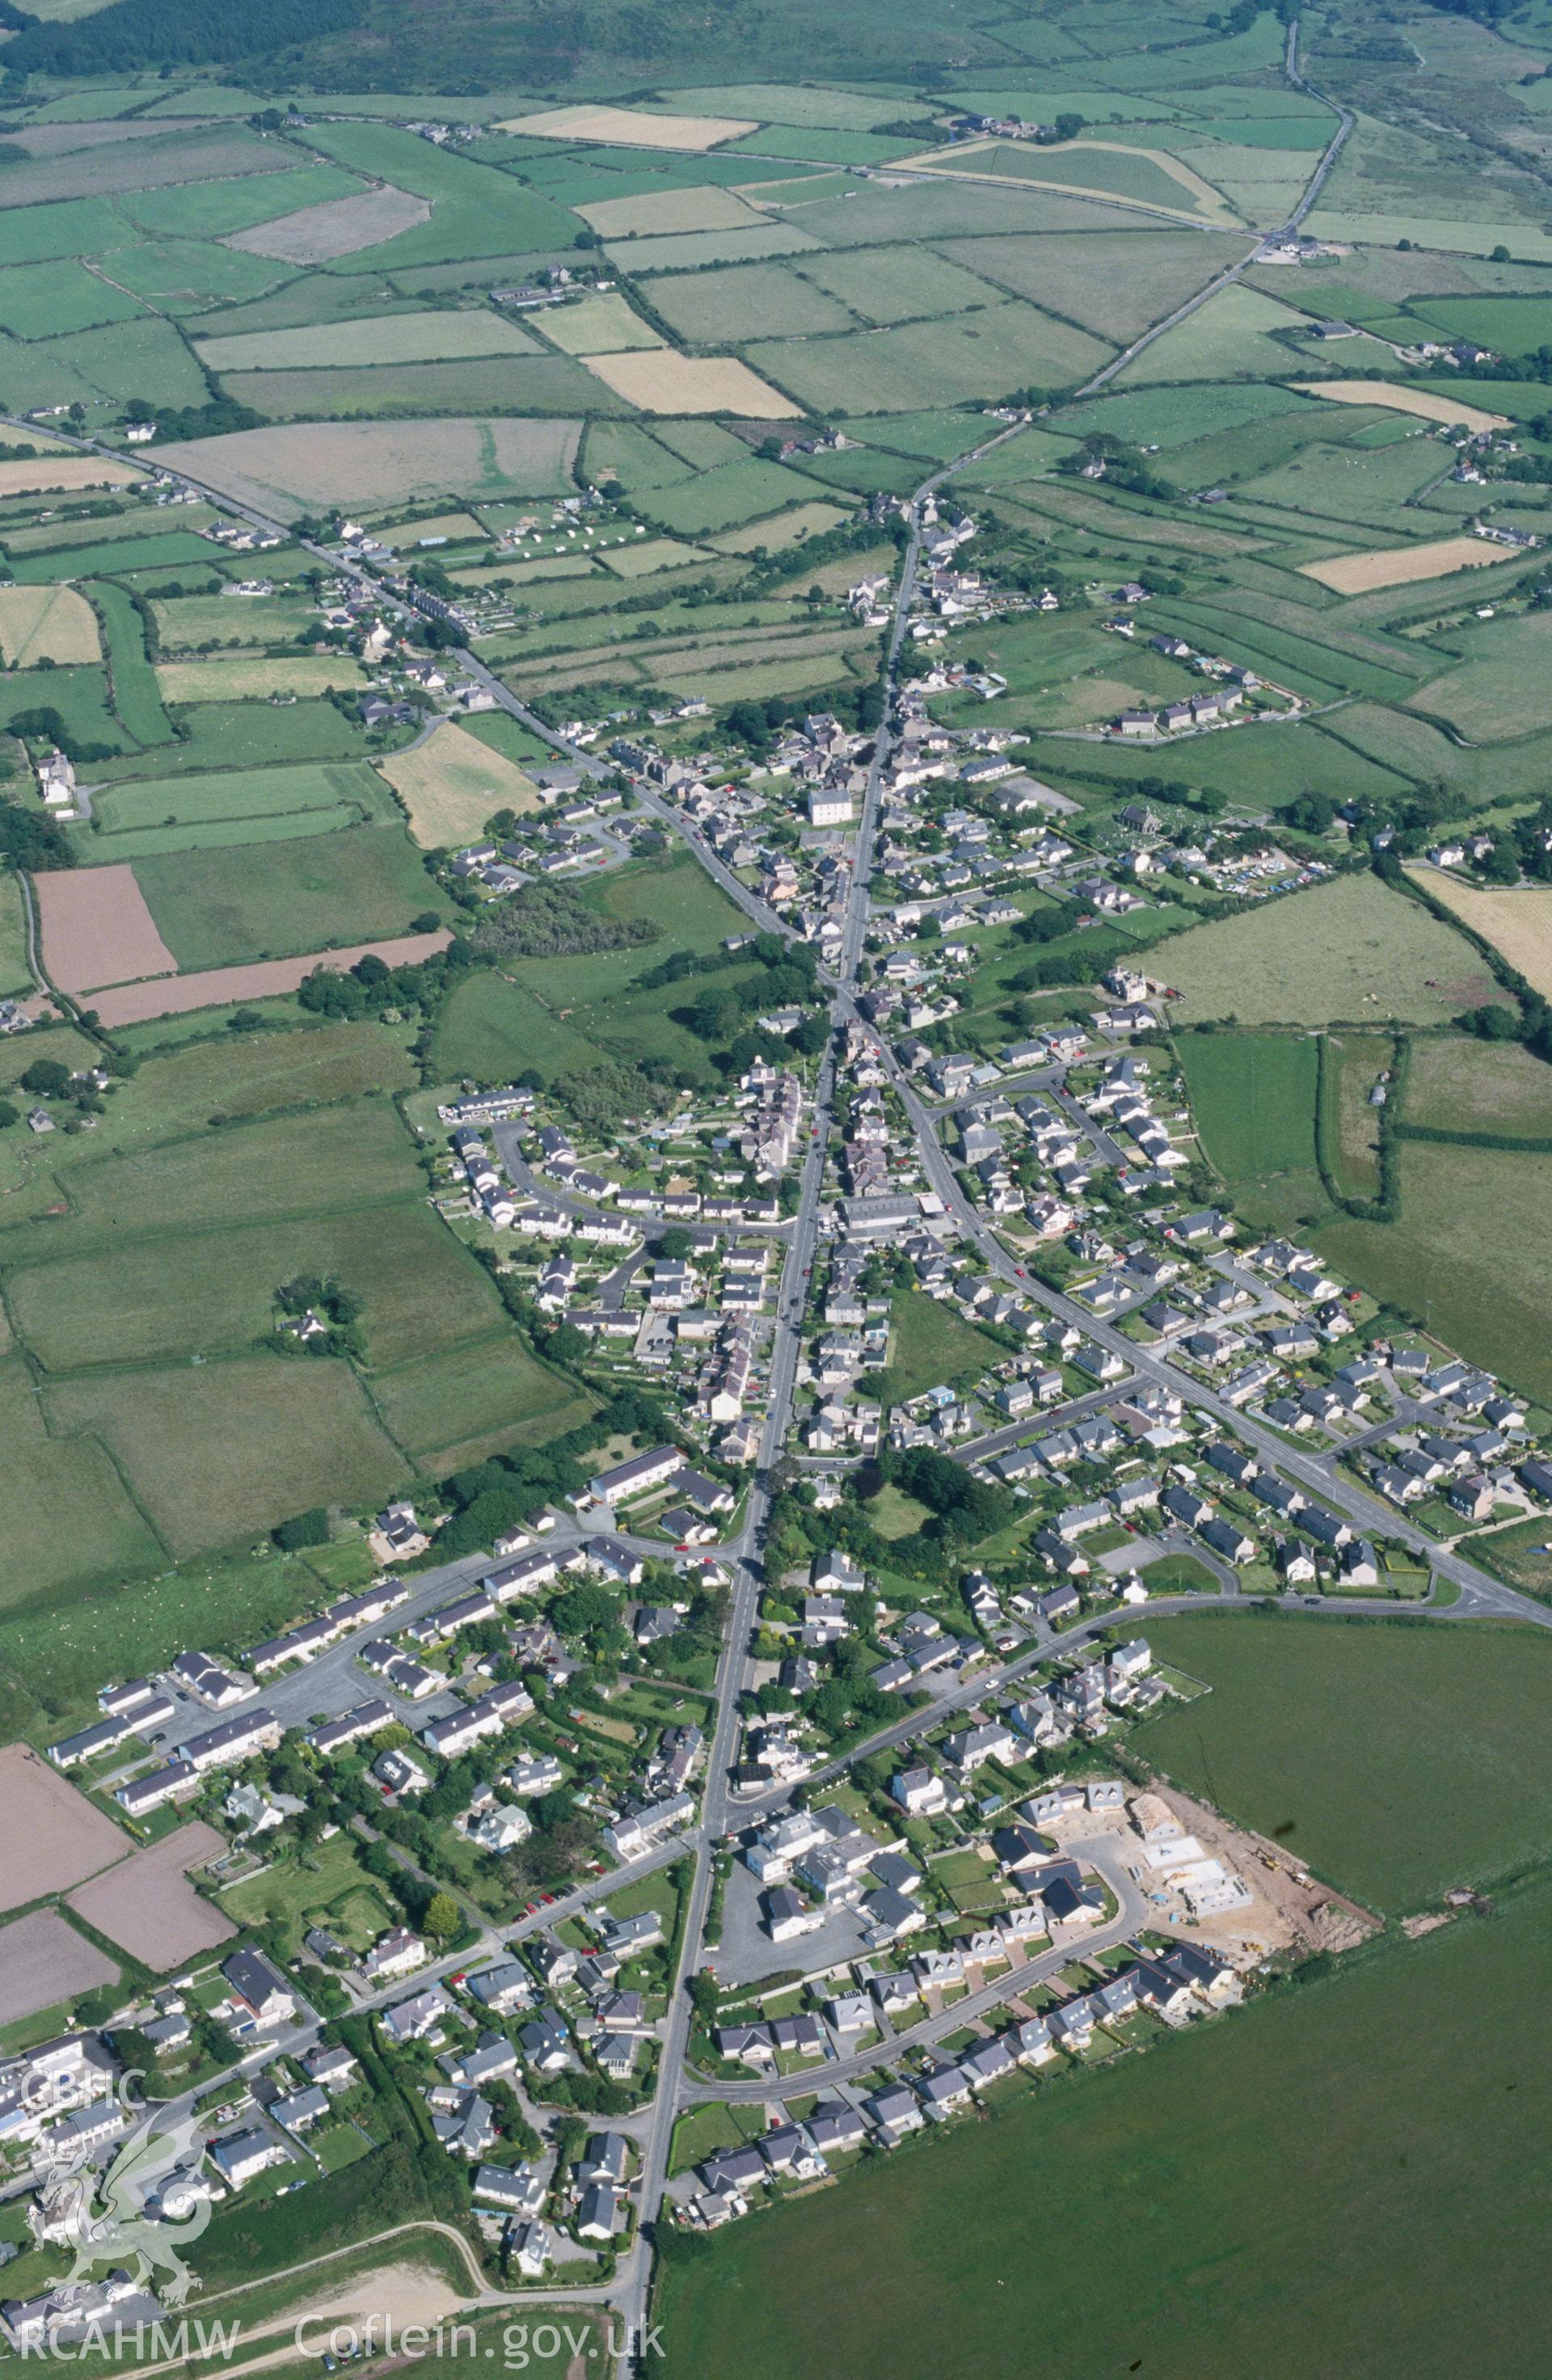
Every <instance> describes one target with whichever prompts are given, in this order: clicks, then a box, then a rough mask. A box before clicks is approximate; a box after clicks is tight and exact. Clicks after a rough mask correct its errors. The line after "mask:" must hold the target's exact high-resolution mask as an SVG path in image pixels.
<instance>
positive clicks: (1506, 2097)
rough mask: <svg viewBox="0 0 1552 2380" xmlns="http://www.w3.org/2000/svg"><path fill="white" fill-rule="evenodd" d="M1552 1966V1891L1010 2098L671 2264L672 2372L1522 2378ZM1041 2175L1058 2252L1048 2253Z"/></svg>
mask: <svg viewBox="0 0 1552 2380" xmlns="http://www.w3.org/2000/svg"><path fill="white" fill-rule="evenodd" d="M1169 1624H1170V1626H1171V1627H1173V1626H1179V1625H1182V1624H1184V1623H1181V1622H1170V1623H1169ZM1160 1633H1162V1632H1160ZM1278 1633H1280V1632H1278ZM1214 1699H1216V1697H1215V1698H1214ZM1193 1707H1194V1708H1195V1709H1198V1710H1200V1709H1202V1708H1204V1707H1205V1706H1204V1705H1202V1704H1196V1705H1194V1706H1193ZM1360 1723H1361V1722H1360ZM1426 1806H1427V1809H1428V1812H1429V1815H1432V1812H1433V1810H1434V1808H1435V1807H1436V1806H1437V1804H1436V1803H1433V1802H1432V1801H1431V1800H1430V1801H1429V1803H1427V1805H1426ZM1549 1956H1552V1891H1549V1890H1548V1888H1546V1886H1545V1885H1532V1886H1527V1887H1525V1888H1523V1889H1522V1890H1520V1891H1517V1892H1515V1893H1512V1894H1510V1895H1509V1896H1507V1897H1506V1898H1505V1899H1504V1900H1502V1901H1501V1902H1500V1903H1499V1905H1498V1913H1497V1918H1496V1920H1495V1921H1494V1922H1491V1923H1484V1922H1481V1921H1475V1920H1473V1919H1470V1918H1467V1919H1462V1920H1458V1921H1457V1922H1456V1923H1455V1924H1453V1925H1450V1926H1449V1927H1447V1928H1446V1929H1444V1930H1443V1931H1442V1932H1440V1933H1437V1934H1434V1935H1432V1936H1430V1937H1427V1938H1426V1939H1425V1940H1423V1941H1420V1942H1416V1943H1405V1942H1401V1943H1397V1944H1395V1945H1386V1946H1384V1947H1382V1948H1381V1949H1377V1950H1376V1951H1374V1952H1370V1953H1366V1954H1360V1955H1359V1956H1357V1957H1356V1958H1354V1957H1353V1955H1352V1954H1349V1958H1348V1960H1347V1961H1344V1962H1342V1963H1341V1964H1340V1966H1339V1967H1338V1969H1337V1971H1336V1973H1334V1974H1332V1975H1331V1976H1329V1977H1328V1979H1326V1980H1323V1981H1321V1982H1319V1983H1312V1984H1310V1985H1305V1986H1304V1987H1303V1989H1300V1988H1297V1987H1295V1988H1291V1989H1288V1990H1285V1991H1283V1992H1281V1993H1279V1994H1278V1995H1276V1996H1275V1997H1273V1998H1267V1999H1266V2000H1264V2001H1262V2002H1260V2003H1259V2004H1257V2005H1255V2006H1254V2007H1252V2008H1250V2009H1248V2010H1245V2011H1244V2012H1243V2014H1241V2015H1237V2016H1235V2017H1233V2018H1231V2020H1230V2021H1229V2022H1227V2023H1224V2024H1207V2025H1203V2026H1200V2027H1194V2028H1193V2029H1192V2030H1191V2031H1189V2032H1188V2033H1186V2034H1184V2035H1183V2036H1182V2037H1180V2038H1170V2039H1166V2040H1164V2041H1162V2042H1160V2043H1159V2044H1158V2046H1157V2047H1156V2048H1155V2049H1153V2050H1152V2052H1151V2053H1150V2054H1149V2055H1148V2056H1146V2057H1144V2058H1136V2057H1131V2058H1122V2059H1120V2060H1119V2061H1117V2062H1116V2063H1115V2064H1113V2065H1111V2066H1109V2067H1108V2068H1107V2069H1105V2070H1102V2071H1099V2072H1093V2073H1088V2074H1085V2075H1082V2076H1080V2077H1079V2078H1078V2079H1077V2080H1076V2081H1075V2082H1073V2083H1071V2084H1065V2083H1064V2084H1063V2085H1062V2087H1057V2088H1052V2087H1050V2086H1049V2084H1043V2083H1037V2084H1036V2085H1035V2086H1034V2087H1033V2089H1030V2088H1029V2087H1028V2086H1023V2087H1021V2086H1019V2085H1017V2084H1004V2085H1002V2086H1000V2091H998V2090H994V2091H993V2092H992V2093H990V2094H989V2095H988V2111H989V2112H990V2113H991V2120H990V2121H988V2122H976V2121H975V2120H971V2121H969V2122H966V2123H963V2124H959V2125H957V2126H953V2127H951V2128H950V2129H949V2130H948V2131H947V2132H946V2133H945V2134H944V2135H943V2136H941V2137H939V2138H936V2139H932V2140H930V2141H929V2142H928V2143H925V2144H923V2145H921V2146H920V2147H918V2146H916V2145H914V2144H913V2145H908V2146H907V2147H905V2148H904V2149H903V2150H899V2151H896V2152H895V2153H894V2154H893V2155H891V2156H888V2157H873V2158H867V2159H865V2160H864V2162H863V2164H862V2165H861V2167H860V2168H858V2169H857V2170H856V2171H855V2173H853V2174H851V2175H849V2176H847V2177H846V2178H845V2179H844V2180H842V2181H841V2183H840V2184H839V2186H838V2187H837V2188H835V2189H833V2190H825V2191H820V2192H810V2193H807V2194H800V2195H799V2196H797V2197H796V2198H794V2199H793V2200H792V2201H790V2202H789V2203H788V2204H785V2205H783V2206H782V2207H780V2208H778V2209H777V2210H776V2211H775V2212H774V2213H772V2214H770V2215H769V2216H768V2215H763V2214H762V2215H760V2216H757V2217H755V2218H753V2219H752V2220H750V2221H747V2222H743V2223H737V2224H734V2225H733V2226H732V2227H731V2228H729V2229H728V2230H727V2231H726V2232H724V2233H722V2234H721V2235H720V2236H719V2237H718V2238H717V2239H716V2240H714V2241H713V2242H712V2243H711V2245H710V2247H709V2250H708V2251H707V2252H706V2253H704V2254H703V2255H701V2256H699V2257H697V2258H696V2259H695V2260H694V2261H693V2262H692V2261H689V2260H688V2259H685V2260H684V2261H682V2262H679V2263H677V2264H675V2265H671V2266H670V2268H669V2272H668V2275H667V2278H666V2280H665V2283H664V2286H663V2289H662V2295H661V2313H662V2316H663V2319H664V2325H665V2330H664V2338H665V2345H666V2348H667V2354H668V2366H669V2368H670V2369H671V2370H672V2371H673V2372H674V2373H675V2374H682V2375H683V2380H713V2375H714V2374H718V2373H722V2372H727V2371H731V2370H734V2369H736V2370H737V2371H739V2372H740V2373H741V2374H745V2375H746V2380H828V2375H829V2374H832V2373H835V2372H837V2371H843V2372H845V2373H847V2374H850V2375H852V2380H987V2375H988V2374H1000V2373H1009V2372H1018V2371H1023V2370H1025V2369H1027V2368H1028V2360H1029V2352H1030V2342H1031V2340H1032V2339H1034V2338H1038V2339H1039V2340H1040V2342H1041V2348H1040V2356H1041V2361H1042V2362H1043V2363H1047V2362H1049V2366H1050V2368H1051V2369H1052V2370H1054V2371H1058V2372H1061V2373H1063V2374H1067V2373H1072V2374H1100V2373H1104V2374H1109V2373H1115V2374H1125V2373H1129V2372H1138V2371H1140V2372H1142V2373H1143V2374H1148V2375H1152V2380H1244V2374H1247V2373H1250V2372H1255V2371H1258V2370H1260V2369H1262V2368H1264V2367H1265V2365H1266V2362H1267V2354H1268V2341H1270V2340H1273V2339H1275V2341H1276V2346H1275V2350H1272V2352H1273V2354H1274V2357H1275V2362H1276V2366H1277V2368H1278V2369H1279V2371H1286V2372H1288V2373H1290V2374H1293V2373H1298V2374H1312V2375H1313V2374H1326V2373H1328V2372H1330V2371H1332V2370H1333V2368H1334V2366H1333V2362H1332V2341H1333V2339H1335V2338H1349V2339H1354V2338H1361V2339H1362V2340H1363V2341H1364V2347H1363V2355H1362V2361H1363V2367H1364V2374H1365V2380H1416V2375H1422V2380H1453V2375H1455V2374H1458V2373H1459V2372H1461V2370H1464V2369H1478V2368H1482V2365H1483V2359H1485V2363H1486V2368H1489V2369H1491V2368H1495V2367H1498V2366H1501V2367H1502V2368H1504V2369H1506V2370H1507V2369H1512V2368H1515V2367H1516V2366H1517V2365H1518V2363H1519V2362H1520V2360H1521V2358H1522V2353H1523V2349H1524V2341H1525V2338H1526V2336H1527V2326H1528V2325H1529V2326H1530V2327H1534V2322H1535V2314H1534V2308H1535V2306H1536V2305H1537V2304H1538V2302H1539V2298H1540V2272H1541V2263H1540V2240H1541V2235H1542V2230H1543V2227H1544V2224H1545V2222H1546V2216H1547V2214H1548V2212H1549V2211H1552V2154H1549V2152H1548V2149H1547V2138H1548V2131H1549V2127H1552V2082H1549V2080H1548V2076H1549V2074H1552V2058H1549V2056H1548V2051H1549V2050H1552V2039H1549V2037H1548V2028H1547V2021H1546V2013H1545V2010H1543V2009H1542V2007H1541V2005H1540V2003H1539V2001H1538V2000H1537V1999H1536V1998H1535V1997H1534V1995H1531V1996H1529V1997H1527V1993H1526V1988H1525V1977H1526V1975H1527V1973H1533V1972H1534V1971H1536V1969H1537V1968H1539V1966H1540V1965H1541V1964H1543V1963H1544V1962H1545V1961H1546V1959H1547V1958H1548V1957H1549ZM1461 2008H1470V2009H1471V2010H1473V2016H1474V2018H1475V2022H1473V2023H1472V2024H1471V2025H1469V2026H1462V2025H1461V2023H1460V2022H1459V2010H1461ZM1441 2041H1448V2042H1449V2045H1450V2048H1449V2055H1448V2056H1446V2057H1443V2058H1441V2057H1440V2055H1439V2044H1440V2042H1441ZM1488 2110H1490V2111H1491V2113H1490V2116H1489V2115H1488V2113H1487V2111H1488ZM1506 2171H1507V2172H1510V2173H1512V2174H1513V2176H1514V2187H1513V2189H1512V2190H1511V2191H1509V2192H1505V2191H1504V2190H1503V2189H1502V2187H1501V2179H1502V2176H1503V2174H1504V2173H1505V2172H1506ZM1041 2175H1044V2176H1048V2177H1050V2178H1051V2180H1052V2186H1053V2187H1056V2186H1057V2178H1060V2184H1059V2186H1060V2193H1061V2207H1062V2221H1061V2244H1060V2253H1057V2252H1055V2251H1052V2252H1049V2253H1045V2252H1037V2251H1035V2250H1033V2249H1032V2247H1031V2240H1030V2224H1031V2216H1030V2205H1029V2196H1030V2189H1031V2178H1032V2177H1035V2176H1041ZM946 2210H952V2218H950V2217H949V2216H947V2215H946ZM862 2240H867V2241H868V2242H870V2243H873V2242H876V2243H879V2244H877V2245H874V2246H870V2247H869V2248H868V2249H867V2250H866V2251H859V2245H858V2243H859V2241H862ZM886 2242H887V2248H886V2247H885V2245H884V2244H883V2243H886ZM1462 2272H1469V2273H1470V2275H1471V2276H1472V2285H1471V2287H1470V2288H1469V2289H1462V2288H1461V2278H1460V2277H1461V2273H1462Z"/></svg>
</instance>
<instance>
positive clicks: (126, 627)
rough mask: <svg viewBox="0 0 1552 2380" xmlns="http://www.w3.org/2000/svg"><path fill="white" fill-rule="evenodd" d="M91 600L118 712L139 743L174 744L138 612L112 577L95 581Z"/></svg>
mask: <svg viewBox="0 0 1552 2380" xmlns="http://www.w3.org/2000/svg"><path fill="white" fill-rule="evenodd" d="M91 601H92V602H93V603H94V604H95V605H96V608H97V613H98V616H99V617H100V619H101V621H102V624H103V643H104V646H105V649H106V651H107V657H108V688H109V694H110V696H111V698H112V701H113V707H114V709H115V711H116V712H117V713H118V716H119V718H120V719H121V720H122V721H123V722H124V724H125V726H126V727H127V729H128V731H129V734H130V735H132V736H133V737H134V738H135V741H136V743H137V744H169V743H171V741H172V736H173V726H172V722H171V720H170V719H169V718H168V717H167V714H166V712H165V711H164V710H163V708H162V696H161V693H160V691H159V689H158V686H157V684H156V672H155V670H154V669H153V668H152V663H151V660H150V658H149V656H148V654H147V652H146V641H145V629H144V626H143V625H142V624H141V620H140V615H139V613H138V612H137V611H136V609H135V606H134V604H133V603H132V602H131V601H130V600H129V597H128V595H127V593H126V592H125V590H124V589H123V588H122V587H117V586H115V585H114V583H113V581H112V580H111V579H106V578H103V579H99V580H98V581H97V583H96V585H95V586H94V587H93V588H92V589H91Z"/></svg>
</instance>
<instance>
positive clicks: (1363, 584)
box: [1299, 537, 1507, 595]
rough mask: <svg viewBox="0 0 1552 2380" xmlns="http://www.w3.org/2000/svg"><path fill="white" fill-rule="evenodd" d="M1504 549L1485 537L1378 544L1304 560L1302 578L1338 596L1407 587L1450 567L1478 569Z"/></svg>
mask: <svg viewBox="0 0 1552 2380" xmlns="http://www.w3.org/2000/svg"><path fill="white" fill-rule="evenodd" d="M1506 550H1507V549H1506V548H1505V547H1503V546H1501V545H1495V544H1494V543H1493V542H1492V540H1491V539H1489V538H1485V537H1441V538H1436V539H1435V540H1433V541H1432V542H1431V543H1429V544H1427V545H1386V546H1378V547H1376V549H1375V550H1374V551H1373V552H1372V553H1334V554H1332V555H1331V557H1330V559H1329V560H1328V561H1326V562H1303V563H1301V564H1300V565H1299V576H1300V577H1301V578H1317V579H1318V580H1319V581H1320V584H1321V586H1322V587H1329V588H1330V589H1332V590H1333V592H1334V593H1336V594H1338V595H1366V594H1368V593H1369V591H1370V590H1371V589H1373V588H1376V587H1410V586H1411V585H1412V583H1413V580H1414V579H1418V578H1442V577H1444V575H1445V573H1446V572H1447V571H1449V570H1479V569H1481V568H1482V566H1483V565H1484V564H1485V563H1489V562H1501V561H1502V560H1503V558H1504V554H1505V552H1506Z"/></svg>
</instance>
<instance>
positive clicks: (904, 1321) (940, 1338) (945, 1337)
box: [868, 1290, 1003, 1404]
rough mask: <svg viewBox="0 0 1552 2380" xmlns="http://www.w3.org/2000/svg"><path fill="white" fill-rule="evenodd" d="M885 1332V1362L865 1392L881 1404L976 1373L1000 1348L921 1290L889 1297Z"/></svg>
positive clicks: (995, 1358)
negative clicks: (891, 1302) (891, 1301)
mask: <svg viewBox="0 0 1552 2380" xmlns="http://www.w3.org/2000/svg"><path fill="white" fill-rule="evenodd" d="M890 1333H891V1338H890V1360H889V1365H888V1367H887V1369H886V1370H884V1371H882V1372H879V1373H877V1374H875V1375H874V1376H873V1377H872V1378H871V1379H870V1381H869V1383H868V1393H869V1395H870V1396H875V1397H877V1398H878V1399H879V1401H880V1402H881V1403H884V1404H903V1403H904V1402H905V1400H906V1399H907V1398H909V1397H919V1396H920V1395H922V1393H923V1392H924V1390H928V1389H932V1388H937V1387H940V1385H944V1384H947V1383H951V1382H952V1381H955V1380H958V1379H961V1378H964V1377H965V1376H966V1375H968V1374H971V1373H974V1374H975V1375H976V1378H979V1376H980V1375H981V1373H983V1372H984V1371H985V1370H986V1368H987V1366H988V1364H993V1363H995V1362H996V1361H997V1360H998V1358H999V1357H1000V1355H1001V1354H1002V1353H1003V1350H1002V1348H1001V1346H1000V1343H999V1342H998V1341H996V1340H995V1339H992V1338H991V1337H989V1336H988V1333H987V1332H986V1331H984V1330H976V1327H975V1325H974V1323H971V1322H963V1321H961V1319H960V1318H959V1316H958V1315H957V1314H956V1313H955V1312H954V1310H953V1308H952V1306H951V1305H942V1304H941V1303H940V1301H939V1300H938V1299H937V1298H935V1297H928V1295H927V1293H926V1292H925V1291H923V1290H904V1291H902V1293H900V1295H899V1296H898V1297H897V1298H896V1299H895V1301H894V1306H893V1310H892V1312H891V1316H890Z"/></svg>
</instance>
